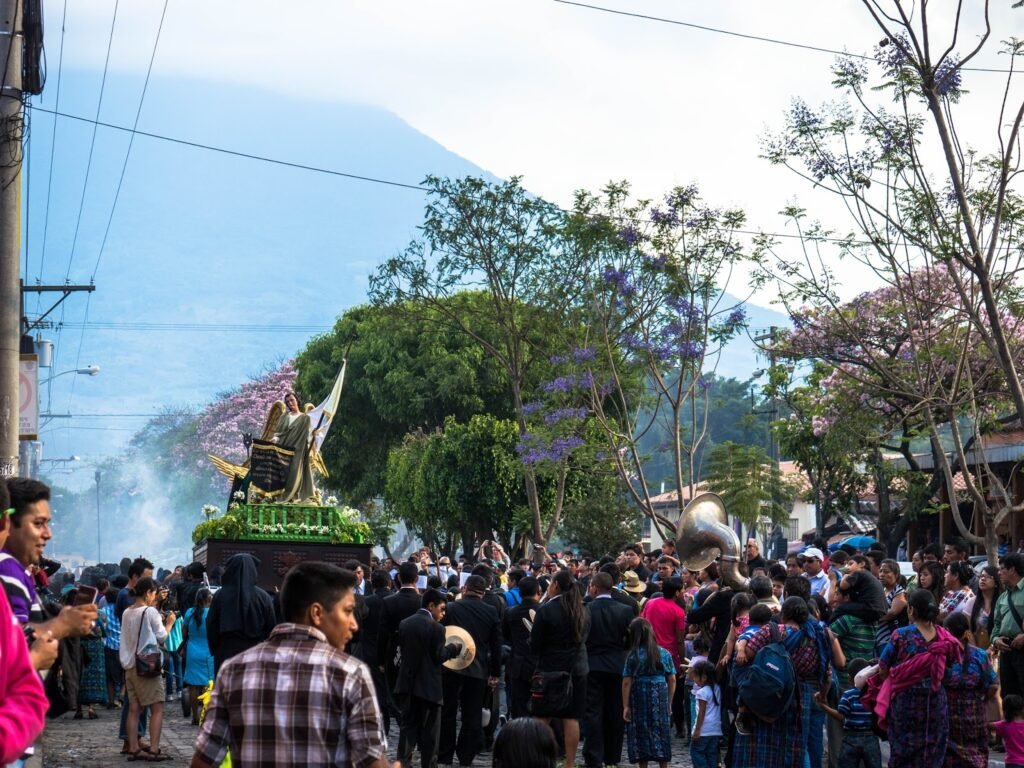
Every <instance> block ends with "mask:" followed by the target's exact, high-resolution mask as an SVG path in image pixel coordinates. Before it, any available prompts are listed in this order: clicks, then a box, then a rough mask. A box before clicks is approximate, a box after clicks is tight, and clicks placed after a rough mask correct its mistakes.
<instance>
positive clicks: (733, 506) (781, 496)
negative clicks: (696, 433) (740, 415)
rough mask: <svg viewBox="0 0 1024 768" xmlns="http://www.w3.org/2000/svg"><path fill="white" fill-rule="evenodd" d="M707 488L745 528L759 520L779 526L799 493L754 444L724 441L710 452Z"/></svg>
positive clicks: (766, 455)
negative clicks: (720, 499) (768, 521)
mask: <svg viewBox="0 0 1024 768" xmlns="http://www.w3.org/2000/svg"><path fill="white" fill-rule="evenodd" d="M708 459H709V461H708V464H709V466H708V473H707V487H708V488H709V489H711V490H713V491H714V492H715V493H717V494H718V495H719V496H721V497H722V501H723V502H725V508H726V509H727V510H729V514H731V515H733V516H734V517H736V518H737V519H738V520H740V521H741V522H742V523H743V524H744V525H746V526H747V527H748V528H750V527H752V526H755V525H757V523H758V521H759V520H760V519H761V517H768V518H769V519H771V520H772V522H775V523H780V522H782V521H783V520H785V519H786V518H787V517H788V516H789V510H790V506H791V505H792V502H793V499H794V498H796V495H797V493H798V492H799V490H798V487H797V486H796V485H794V484H793V483H792V482H791V481H789V480H787V479H785V478H784V477H783V476H782V473H781V472H780V471H779V468H778V467H777V466H775V465H774V464H772V462H771V460H770V459H769V458H768V454H766V453H765V452H764V450H763V449H762V448H760V447H758V446H756V445H738V444H736V443H733V442H729V441H726V442H724V443H722V444H720V445H716V446H715V447H714V448H713V449H711V453H710V455H709V457H708Z"/></svg>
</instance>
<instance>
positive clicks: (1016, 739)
mask: <svg viewBox="0 0 1024 768" xmlns="http://www.w3.org/2000/svg"><path fill="white" fill-rule="evenodd" d="M988 727H989V728H992V729H993V730H994V731H995V732H996V733H997V734H999V736H1000V737H1001V738H1002V740H1003V744H1005V745H1006V768H1024V698H1021V697H1020V696H1014V695H1012V694H1011V695H1009V696H1007V697H1006V698H1004V699H1003V719H1002V720H1000V721H998V722H996V723H989V724H988Z"/></svg>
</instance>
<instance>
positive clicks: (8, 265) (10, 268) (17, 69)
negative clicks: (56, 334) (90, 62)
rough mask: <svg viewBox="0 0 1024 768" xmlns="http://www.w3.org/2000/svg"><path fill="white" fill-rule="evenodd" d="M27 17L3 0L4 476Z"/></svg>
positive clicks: (9, 441) (12, 370) (1, 470)
mask: <svg viewBox="0 0 1024 768" xmlns="http://www.w3.org/2000/svg"><path fill="white" fill-rule="evenodd" d="M23 21H24V19H23V18H22V14H21V0H0V62H2V64H0V77H2V81H0V477H10V476H12V475H14V474H15V473H16V472H17V470H18V424H19V415H20V403H19V400H18V368H19V364H20V357H19V355H20V350H21V283H20V280H21V275H20V272H19V252H20V250H21V160H22V136H23V134H24V108H23V104H22V55H23V39H22V34H21V33H22V23H23Z"/></svg>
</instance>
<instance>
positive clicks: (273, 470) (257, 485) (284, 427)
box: [209, 392, 327, 504]
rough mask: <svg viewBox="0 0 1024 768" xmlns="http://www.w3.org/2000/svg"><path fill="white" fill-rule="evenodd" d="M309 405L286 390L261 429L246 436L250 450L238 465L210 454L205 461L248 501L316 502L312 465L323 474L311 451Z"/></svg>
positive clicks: (313, 434)
mask: <svg viewBox="0 0 1024 768" xmlns="http://www.w3.org/2000/svg"><path fill="white" fill-rule="evenodd" d="M312 410H313V405H312V403H307V404H306V407H305V408H304V409H300V408H299V399H298V397H296V395H295V393H294V392H289V393H288V394H286V395H285V397H284V401H283V402H282V401H280V400H278V401H277V402H275V403H274V404H273V405H272V406H271V407H270V412H269V413H268V414H267V420H266V424H265V425H264V427H263V434H262V435H261V436H260V438H259V439H254V440H253V441H252V454H251V455H250V458H249V459H247V460H246V462H245V463H244V464H241V465H237V464H233V463H231V462H229V461H226V460H225V459H222V458H221V457H219V456H214V455H212V454H210V456H209V458H210V461H212V462H213V464H214V466H216V467H217V470H218V471H219V472H220V473H221V474H223V475H225V476H227V477H229V478H230V479H231V480H232V481H233V482H234V484H235V485H236V486H238V488H239V489H240V490H242V491H243V492H244V493H245V495H246V497H247V498H250V499H251V500H252V501H272V502H274V503H277V504H285V503H289V502H290V503H295V504H298V503H314V504H318V503H319V502H320V494H319V492H318V491H317V489H316V486H315V485H314V484H313V470H314V469H315V470H316V471H317V472H318V473H319V474H320V475H322V476H324V477H327V468H326V467H325V466H324V463H323V457H322V456H321V455H320V452H319V451H318V450H317V440H316V439H315V438H316V436H317V431H316V430H315V429H314V428H313V423H312V420H311V419H310V414H309V412H310V411H312ZM232 490H233V491H234V490H235V489H234V488H233V489H232Z"/></svg>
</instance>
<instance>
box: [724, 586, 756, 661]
mask: <svg viewBox="0 0 1024 768" xmlns="http://www.w3.org/2000/svg"><path fill="white" fill-rule="evenodd" d="M752 605H754V598H752V597H751V596H750V595H748V594H747V593H746V592H740V593H738V594H735V595H733V598H732V602H731V603H730V604H729V611H730V615H731V622H730V625H729V635H728V637H726V640H725V651H724V652H723V653H722V658H723V659H731V658H732V654H733V650H734V649H735V647H736V638H738V637H739V636H740V635H741V634H742V633H743V631H744V630H745V629H746V628H747V626H748V625H749V623H750V607H751V606H752Z"/></svg>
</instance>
